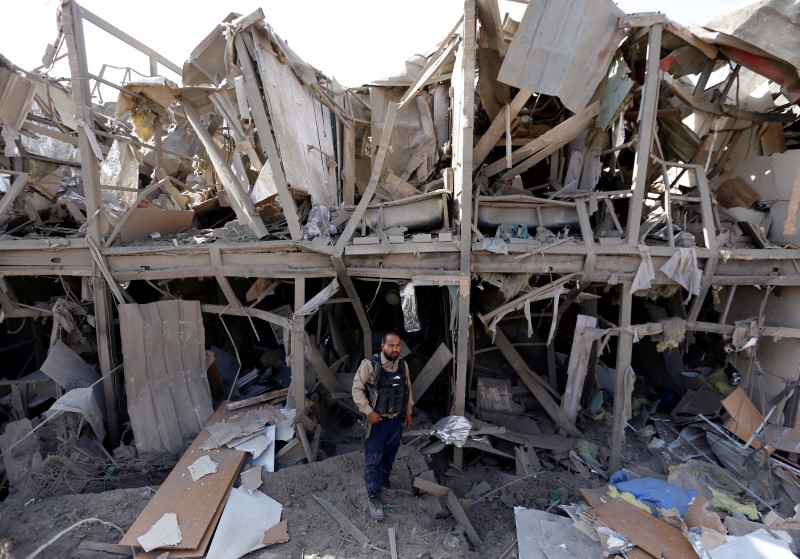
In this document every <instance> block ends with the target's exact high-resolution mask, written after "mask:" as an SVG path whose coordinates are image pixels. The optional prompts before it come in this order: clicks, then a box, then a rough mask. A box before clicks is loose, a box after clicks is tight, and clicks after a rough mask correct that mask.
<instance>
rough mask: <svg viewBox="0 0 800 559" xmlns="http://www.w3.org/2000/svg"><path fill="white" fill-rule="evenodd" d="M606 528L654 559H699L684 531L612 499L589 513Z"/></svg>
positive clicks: (593, 508)
mask: <svg viewBox="0 0 800 559" xmlns="http://www.w3.org/2000/svg"><path fill="white" fill-rule="evenodd" d="M588 513H589V515H590V516H591V517H592V518H594V519H595V520H597V521H598V522H599V523H600V524H602V525H603V526H607V527H609V528H611V529H612V530H614V531H617V532H619V533H621V534H622V535H623V536H625V537H626V538H627V539H628V540H630V541H631V542H633V543H635V544H636V545H637V546H639V547H641V548H642V549H643V550H645V551H646V552H648V553H649V554H650V555H653V556H654V557H668V558H669V559H697V554H696V553H695V552H694V549H692V544H690V543H689V540H687V539H686V538H685V537H684V536H683V534H682V533H681V531H680V530H678V529H677V528H673V527H672V526H670V525H669V524H667V523H666V522H664V521H663V520H659V519H658V518H656V517H654V516H653V515H652V514H649V513H646V512H644V511H642V510H640V509H638V508H636V507H635V506H633V505H631V504H629V503H627V502H625V501H622V500H620V499H611V500H609V501H608V502H606V503H601V504H599V505H596V506H594V507H592V508H591V509H589V510H588Z"/></svg>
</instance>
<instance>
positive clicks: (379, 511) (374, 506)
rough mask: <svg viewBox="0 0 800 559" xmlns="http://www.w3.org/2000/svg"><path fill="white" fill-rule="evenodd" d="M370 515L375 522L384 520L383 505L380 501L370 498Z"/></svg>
mask: <svg viewBox="0 0 800 559" xmlns="http://www.w3.org/2000/svg"><path fill="white" fill-rule="evenodd" d="M369 515H370V516H371V517H372V518H374V519H375V520H383V505H382V504H381V500H380V499H378V498H375V497H370V498H369Z"/></svg>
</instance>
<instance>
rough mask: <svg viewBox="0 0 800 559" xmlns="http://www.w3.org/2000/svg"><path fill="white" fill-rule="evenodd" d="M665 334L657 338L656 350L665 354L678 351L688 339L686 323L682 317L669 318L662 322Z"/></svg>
mask: <svg viewBox="0 0 800 559" xmlns="http://www.w3.org/2000/svg"><path fill="white" fill-rule="evenodd" d="M661 324H662V325H663V326H664V332H663V333H662V334H659V335H658V336H656V340H657V342H656V350H658V351H659V352H662V353H663V352H665V351H667V350H668V349H677V348H678V347H679V346H680V345H681V344H682V343H683V340H684V338H686V321H685V320H684V319H682V318H680V317H673V318H667V319H664V320H662V321H661Z"/></svg>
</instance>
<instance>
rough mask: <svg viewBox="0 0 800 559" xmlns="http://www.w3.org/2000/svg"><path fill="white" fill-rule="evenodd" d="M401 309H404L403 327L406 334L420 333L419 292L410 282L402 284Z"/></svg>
mask: <svg viewBox="0 0 800 559" xmlns="http://www.w3.org/2000/svg"><path fill="white" fill-rule="evenodd" d="M400 307H401V308H402V309H403V326H404V328H405V330H406V332H419V330H420V328H421V326H420V321H419V310H418V308H417V290H416V289H415V288H414V284H413V283H412V282H410V281H407V282H402V283H401V284H400Z"/></svg>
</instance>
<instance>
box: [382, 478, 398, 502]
mask: <svg viewBox="0 0 800 559" xmlns="http://www.w3.org/2000/svg"><path fill="white" fill-rule="evenodd" d="M381 493H382V494H383V495H385V496H386V497H387V498H389V499H394V498H395V497H397V491H395V490H394V489H392V485H391V484H390V483H389V480H386V481H384V482H383V488H382V489H381Z"/></svg>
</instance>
